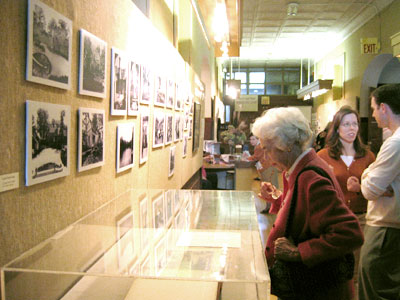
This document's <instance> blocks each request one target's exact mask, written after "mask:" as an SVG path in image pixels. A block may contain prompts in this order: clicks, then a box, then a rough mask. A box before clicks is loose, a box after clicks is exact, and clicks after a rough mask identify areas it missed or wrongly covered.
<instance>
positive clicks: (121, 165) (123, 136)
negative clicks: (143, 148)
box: [117, 123, 135, 173]
mask: <svg viewBox="0 0 400 300" xmlns="http://www.w3.org/2000/svg"><path fill="white" fill-rule="evenodd" d="M134 150H135V124H134V123H123V124H118V127H117V173H119V172H122V171H125V170H127V169H130V168H132V167H133V166H134V159H135V151H134Z"/></svg>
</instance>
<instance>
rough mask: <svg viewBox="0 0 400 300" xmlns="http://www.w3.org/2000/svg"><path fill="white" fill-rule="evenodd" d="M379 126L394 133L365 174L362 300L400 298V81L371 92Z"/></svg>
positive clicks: (360, 269)
mask: <svg viewBox="0 0 400 300" xmlns="http://www.w3.org/2000/svg"><path fill="white" fill-rule="evenodd" d="M371 108H372V110H373V113H372V116H373V117H374V118H375V120H376V122H377V124H378V127H380V128H385V127H387V128H389V129H390V131H391V132H392V133H393V134H392V136H390V137H388V138H387V139H386V141H385V142H384V143H383V144H382V146H381V148H380V150H379V153H378V155H377V157H376V160H375V162H373V163H372V164H371V165H369V167H368V168H367V169H366V170H365V171H364V173H363V174H362V176H361V192H362V194H363V195H364V197H365V198H366V199H367V200H368V209H367V215H366V226H365V230H364V234H365V244H364V245H363V246H362V248H361V255H360V266H359V274H358V276H359V277H358V278H359V279H358V281H359V286H358V293H359V299H360V300H372V299H374V300H376V299H400V259H399V258H400V84H389V85H384V86H381V87H379V88H377V89H376V90H374V91H373V92H372V94H371Z"/></svg>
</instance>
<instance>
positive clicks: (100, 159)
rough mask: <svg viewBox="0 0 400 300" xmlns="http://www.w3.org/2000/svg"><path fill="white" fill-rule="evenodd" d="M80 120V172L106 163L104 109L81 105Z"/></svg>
mask: <svg viewBox="0 0 400 300" xmlns="http://www.w3.org/2000/svg"><path fill="white" fill-rule="evenodd" d="M78 122H79V126H78V127H79V129H78V172H82V171H86V170H90V169H93V168H97V167H100V166H102V165H104V163H105V156H104V154H105V132H106V131H105V113H104V110H103V109H95V108H83V107H80V108H79V120H78Z"/></svg>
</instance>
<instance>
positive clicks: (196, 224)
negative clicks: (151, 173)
mask: <svg viewBox="0 0 400 300" xmlns="http://www.w3.org/2000/svg"><path fill="white" fill-rule="evenodd" d="M1 271H2V276H1V280H2V282H1V284H2V286H1V287H2V288H1V290H2V299H3V300H32V299H35V300H56V299H62V300H76V299H85V300H94V299H96V300H103V299H104V300H106V299H107V300H109V299H113V300H129V299H135V300H136V299H139V300H140V299H157V300H159V299H229V300H234V299H240V300H245V299H249V300H253V299H269V294H270V279H269V274H268V269H267V266H266V261H265V257H264V251H263V247H262V244H261V238H260V234H259V228H258V223H257V215H256V210H255V203H254V194H253V193H252V192H240V191H205V190H203V191H193V190H129V191H127V192H126V193H123V194H121V195H120V196H118V197H117V198H115V199H112V200H110V201H108V202H107V203H105V204H104V205H102V206H101V207H100V208H98V209H96V210H95V211H93V212H92V213H90V214H88V215H87V216H85V217H84V218H82V219H80V220H78V221H77V222H75V223H74V224H72V225H70V226H68V227H67V228H65V229H64V230H62V231H60V232H58V233H57V234H55V235H54V236H52V237H51V238H49V239H47V240H46V241H44V242H42V243H40V244H39V245H37V246H36V247H34V248H32V249H31V250H29V251H27V252H25V253H23V254H22V255H21V256H19V257H17V258H16V259H14V260H13V261H11V262H10V263H8V264H7V265H5V266H4V267H3V268H2V270H1Z"/></svg>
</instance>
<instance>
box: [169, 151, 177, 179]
mask: <svg viewBox="0 0 400 300" xmlns="http://www.w3.org/2000/svg"><path fill="white" fill-rule="evenodd" d="M175 149H176V146H173V147H171V148H169V167H168V177H171V176H172V175H174V171H175Z"/></svg>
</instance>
